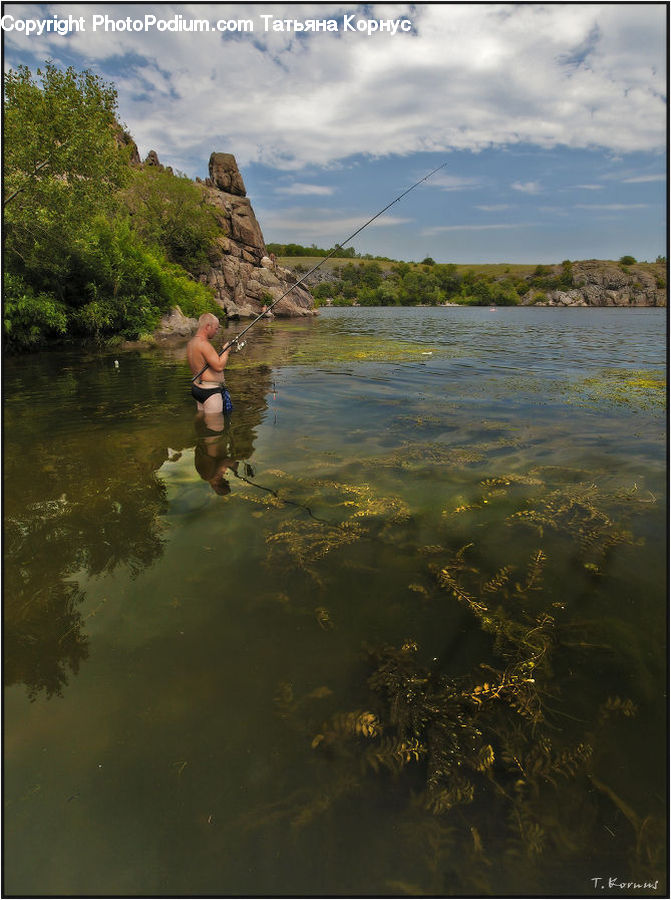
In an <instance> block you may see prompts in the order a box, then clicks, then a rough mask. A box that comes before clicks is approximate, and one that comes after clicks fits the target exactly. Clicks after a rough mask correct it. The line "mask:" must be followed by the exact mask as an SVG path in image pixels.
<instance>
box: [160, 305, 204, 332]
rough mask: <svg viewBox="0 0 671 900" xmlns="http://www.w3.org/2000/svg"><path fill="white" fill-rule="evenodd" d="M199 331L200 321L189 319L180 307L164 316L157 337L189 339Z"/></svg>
mask: <svg viewBox="0 0 671 900" xmlns="http://www.w3.org/2000/svg"><path fill="white" fill-rule="evenodd" d="M197 330H198V319H190V318H187V317H186V316H185V315H184V313H183V312H182V310H181V309H180V308H179V306H176V307H175V308H174V309H171V310H170V312H169V313H168V314H167V315H165V316H163V318H162V319H161V321H160V323H159V326H158V328H157V329H156V332H155V336H156V337H157V338H162V337H172V336H178V337H189V336H190V335H192V334H195V333H196V331H197Z"/></svg>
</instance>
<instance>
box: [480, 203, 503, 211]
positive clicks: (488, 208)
mask: <svg viewBox="0 0 671 900" xmlns="http://www.w3.org/2000/svg"><path fill="white" fill-rule="evenodd" d="M475 208H476V209H481V210H482V211H483V212H503V210H504V209H510V204H509V203H494V204H493V205H492V206H476V207H475Z"/></svg>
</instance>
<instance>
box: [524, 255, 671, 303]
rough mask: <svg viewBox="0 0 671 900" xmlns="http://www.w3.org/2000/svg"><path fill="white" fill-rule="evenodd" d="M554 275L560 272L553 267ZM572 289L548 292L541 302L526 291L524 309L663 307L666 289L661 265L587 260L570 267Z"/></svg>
mask: <svg viewBox="0 0 671 900" xmlns="http://www.w3.org/2000/svg"><path fill="white" fill-rule="evenodd" d="M556 269H557V271H558V272H559V271H561V269H560V268H559V267H556ZM572 273H573V277H572V286H571V287H570V288H568V289H563V290H554V291H548V292H546V293H545V299H540V298H539V297H538V292H536V291H533V290H532V291H529V292H528V293H527V294H526V295H525V296H524V297H523V298H522V304H523V305H525V306H528V305H531V304H534V305H535V306H666V305H667V296H666V295H667V287H666V274H665V267H664V265H662V264H656V265H652V264H646V265H641V264H634V265H631V266H622V265H620V264H618V263H615V262H608V261H604V260H599V259H587V260H583V261H581V262H574V263H573V264H572Z"/></svg>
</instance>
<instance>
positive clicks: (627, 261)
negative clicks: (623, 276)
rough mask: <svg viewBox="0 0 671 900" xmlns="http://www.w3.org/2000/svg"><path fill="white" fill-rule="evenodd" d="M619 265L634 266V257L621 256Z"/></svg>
mask: <svg viewBox="0 0 671 900" xmlns="http://www.w3.org/2000/svg"><path fill="white" fill-rule="evenodd" d="M620 264H621V265H623V266H635V265H636V257H635V256H621V257H620Z"/></svg>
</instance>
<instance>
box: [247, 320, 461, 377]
mask: <svg viewBox="0 0 671 900" xmlns="http://www.w3.org/2000/svg"><path fill="white" fill-rule="evenodd" d="M286 330H287V329H286V328H284V329H283V332H284V331H286ZM295 330H296V331H301V329H300V328H297V329H295ZM280 336H282V335H280ZM287 337H289V335H287ZM302 337H303V339H302V340H298V339H296V337H295V336H294V337H293V339H292V340H287V341H286V342H283V341H277V342H275V343H273V344H272V345H271V346H270V347H267V346H264V358H263V362H264V364H265V365H269V366H319V367H320V368H324V367H325V366H331V365H340V364H343V363H345V364H346V363H371V362H378V363H401V362H427V361H429V360H431V358H432V357H433V356H440V357H445V356H447V355H449V353H450V351H448V349H447V348H445V347H442V348H438V347H435V346H429V345H427V344H424V343H421V342H419V341H408V340H396V339H394V338H388V337H382V336H380V335H374V336H371V335H366V334H342V335H339V336H338V340H337V341H334V340H333V337H332V336H330V335H325V334H322V333H320V332H312V331H307V330H302ZM256 356H257V353H256V352H251V353H249V354H247V353H246V351H243V352H242V353H241V354H239V355H236V356H235V357H233V359H232V361H231V366H232V367H235V368H237V369H246V368H255V367H256V366H257V365H258V359H257V358H256Z"/></svg>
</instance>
